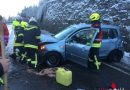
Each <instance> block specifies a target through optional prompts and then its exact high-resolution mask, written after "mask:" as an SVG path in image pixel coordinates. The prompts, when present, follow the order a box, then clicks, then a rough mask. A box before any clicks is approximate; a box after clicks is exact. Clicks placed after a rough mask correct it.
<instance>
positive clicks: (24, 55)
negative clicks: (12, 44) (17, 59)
mask: <svg viewBox="0 0 130 90" xmlns="http://www.w3.org/2000/svg"><path fill="white" fill-rule="evenodd" d="M26 55H27V52H25V53H24V54H22V58H21V60H24V58H26Z"/></svg>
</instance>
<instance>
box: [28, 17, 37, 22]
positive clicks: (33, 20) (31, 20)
mask: <svg viewBox="0 0 130 90" xmlns="http://www.w3.org/2000/svg"><path fill="white" fill-rule="evenodd" d="M30 22H37V20H36V19H35V18H34V17H31V18H30V19H29V23H30Z"/></svg>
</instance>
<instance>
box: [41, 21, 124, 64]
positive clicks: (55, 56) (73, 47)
mask: <svg viewBox="0 0 130 90" xmlns="http://www.w3.org/2000/svg"><path fill="white" fill-rule="evenodd" d="M101 26H102V30H103V41H102V47H101V49H100V58H101V59H103V60H108V61H120V60H121V58H122V57H123V43H122V42H123V41H122V37H121V33H120V30H119V27H117V26H112V25H101ZM97 32H98V29H95V28H91V25H90V24H85V23H81V24H78V25H71V26H69V27H67V28H66V29H64V30H62V31H61V32H59V33H58V34H56V35H54V36H52V35H41V44H40V46H39V49H40V57H41V59H42V61H45V62H46V64H47V65H48V66H57V65H59V64H60V63H61V62H62V61H65V60H71V61H73V62H75V63H78V64H80V65H82V66H86V67H87V61H88V54H89V50H90V48H91V45H92V43H93V41H94V38H95V36H96V34H97ZM90 35H92V37H90Z"/></svg>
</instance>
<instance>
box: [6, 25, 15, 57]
mask: <svg viewBox="0 0 130 90" xmlns="http://www.w3.org/2000/svg"><path fill="white" fill-rule="evenodd" d="M7 26H8V29H9V42H8V45H7V47H6V53H7V54H9V55H10V54H12V53H13V46H14V37H15V36H14V30H12V25H11V24H8V25H7Z"/></svg>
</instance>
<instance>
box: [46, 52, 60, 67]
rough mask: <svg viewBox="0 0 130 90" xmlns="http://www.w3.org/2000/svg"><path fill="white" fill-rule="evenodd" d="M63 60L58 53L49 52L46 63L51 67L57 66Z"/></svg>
mask: <svg viewBox="0 0 130 90" xmlns="http://www.w3.org/2000/svg"><path fill="white" fill-rule="evenodd" d="M60 62H61V56H60V55H59V54H58V53H49V54H48V55H47V57H46V64H47V66H49V67H56V66H58V65H59V64H60Z"/></svg>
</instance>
